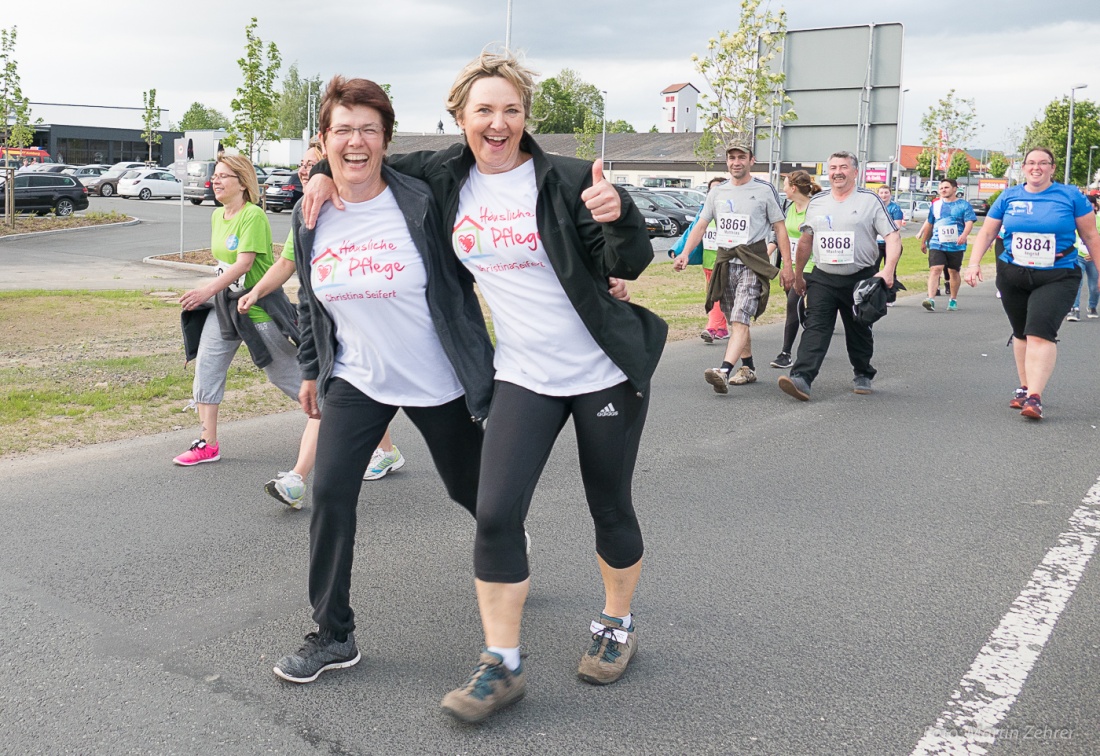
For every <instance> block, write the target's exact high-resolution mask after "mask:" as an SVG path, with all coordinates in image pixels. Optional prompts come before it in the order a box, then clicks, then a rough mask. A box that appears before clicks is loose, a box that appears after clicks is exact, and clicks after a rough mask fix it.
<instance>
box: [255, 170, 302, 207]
mask: <svg viewBox="0 0 1100 756" xmlns="http://www.w3.org/2000/svg"><path fill="white" fill-rule="evenodd" d="M278 178H280V179H285V180H284V181H281V182H280V183H278V184H271V185H269V186H268V187H267V189H266V190H265V191H264V197H265V202H266V204H267V209H268V210H270V211H271V212H273V213H281V212H282V211H283V210H291V209H293V208H294V205H295V204H296V203H297V202H298V200H300V199H301V198H302V191H303V190H302V180H301V179H300V178H298V174H296V173H293V174H291V175H289V176H279V177H278Z"/></svg>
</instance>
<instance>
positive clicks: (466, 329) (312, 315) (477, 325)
mask: <svg viewBox="0 0 1100 756" xmlns="http://www.w3.org/2000/svg"><path fill="white" fill-rule="evenodd" d="M382 178H383V179H384V180H385V182H386V184H387V185H388V186H389V188H390V191H392V192H393V196H394V199H395V200H396V201H397V206H398V207H399V208H400V209H401V212H402V214H403V215H404V216H405V223H406V225H407V226H408V229H409V235H410V236H411V237H412V240H413V243H414V244H415V245H416V248H417V250H418V251H419V252H420V254H421V256H422V257H423V258H424V266H425V269H426V270H427V274H428V284H427V294H426V299H427V305H428V311H429V313H430V314H431V318H432V324H433V325H434V326H435V330H436V333H437V334H438V335H439V341H440V343H441V344H442V345H443V351H444V352H445V353H446V355H447V357H448V359H449V360H450V362H451V365H452V366H453V367H454V370H455V374H456V375H457V376H458V380H459V382H460V383H461V384H462V388H463V390H464V391H465V392H466V406H467V407H468V408H469V410H470V416H471V418H472V419H474V420H475V421H479V422H480V421H481V420H484V419H485V417H486V416H487V415H488V414H489V400H490V398H491V397H492V393H493V345H492V342H491V341H490V340H489V333H488V331H487V330H486V328H485V318H484V317H483V316H482V314H481V305H480V304H479V303H478V301H477V296H476V295H475V294H474V290H473V285H472V281H471V278H470V276H469V275H468V274H467V275H461V273H465V271H459V263H458V259H457V258H456V257H455V255H454V253H453V252H452V251H451V249H450V247H449V245H448V244H447V243H446V242H445V241H444V239H443V237H442V236H441V234H440V230H441V229H442V224H441V223H440V221H439V218H438V216H437V214H436V210H435V205H434V204H433V203H432V196H431V194H430V193H429V192H428V188H427V187H426V186H425V185H424V183H423V182H422V181H418V180H416V179H414V178H409V177H408V176H403V175H401V174H400V173H397V172H396V171H394V170H393V169H391V168H390V167H389V166H385V165H383V166H382ZM313 237H314V230H313V229H308V228H306V226H305V223H303V222H302V207H301V203H299V205H298V206H297V207H295V208H294V250H295V254H294V258H295V265H296V267H297V269H298V280H299V282H300V283H301V288H300V289H299V291H298V300H299V304H298V328H299V330H300V332H301V346H299V348H298V363H299V364H300V365H301V367H302V379H303V380H307V381H309V380H315V381H317V397H318V402H319V403H320V402H322V401H323V399H324V394H325V390H326V388H327V383H328V379H329V378H330V377H331V376H332V369H333V365H334V364H335V361H336V325H335V323H333V321H332V318H331V316H330V315H329V314H328V311H327V310H325V308H324V307H322V306H321V304H320V302H318V301H317V298H316V297H315V296H314V294H313V284H312V280H311V277H310V268H311V266H310V258H311V256H312V254H313ZM365 325H370V324H365Z"/></svg>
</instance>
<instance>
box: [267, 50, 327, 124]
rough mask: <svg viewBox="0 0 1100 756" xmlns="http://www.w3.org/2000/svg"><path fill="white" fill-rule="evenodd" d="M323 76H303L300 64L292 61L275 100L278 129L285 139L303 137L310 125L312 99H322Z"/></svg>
mask: <svg viewBox="0 0 1100 756" xmlns="http://www.w3.org/2000/svg"><path fill="white" fill-rule="evenodd" d="M321 86H322V85H321V76H320V74H317V75H315V76H310V77H307V78H302V77H301V76H300V75H299V73H298V64H297V63H292V64H291V65H290V68H288V69H287V71H286V76H284V77H283V88H282V91H280V92H279V97H278V99H277V100H276V102H275V113H276V118H278V121H279V125H278V128H277V131H278V133H279V136H280V137H282V138H283V139H301V138H302V132H304V131H305V130H306V128H307V127H308V126H309V107H310V100H311V99H312V100H313V102H314V103H319V102H320V101H321Z"/></svg>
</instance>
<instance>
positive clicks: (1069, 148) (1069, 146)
mask: <svg viewBox="0 0 1100 756" xmlns="http://www.w3.org/2000/svg"><path fill="white" fill-rule="evenodd" d="M1087 86H1088V84H1078V85H1077V86H1075V87H1070V90H1069V129H1068V130H1067V131H1066V174H1065V180H1064V181H1063V182H1062V183H1064V184H1069V168H1070V165H1069V164H1070V160H1072V159H1073V99H1074V95H1073V93H1074V92H1076V91H1077V90H1078V89H1084V88H1085V87H1087Z"/></svg>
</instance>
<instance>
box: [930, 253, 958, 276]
mask: <svg viewBox="0 0 1100 756" xmlns="http://www.w3.org/2000/svg"><path fill="white" fill-rule="evenodd" d="M965 254H966V251H965V250H960V251H958V252H946V251H944V250H942V249H929V250H928V267H929V268H935V267H937V266H939V265H942V266H943V267H945V268H947V269H948V270H955V271H957V270H960V269H961V268H962V264H963V255H965Z"/></svg>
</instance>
